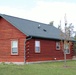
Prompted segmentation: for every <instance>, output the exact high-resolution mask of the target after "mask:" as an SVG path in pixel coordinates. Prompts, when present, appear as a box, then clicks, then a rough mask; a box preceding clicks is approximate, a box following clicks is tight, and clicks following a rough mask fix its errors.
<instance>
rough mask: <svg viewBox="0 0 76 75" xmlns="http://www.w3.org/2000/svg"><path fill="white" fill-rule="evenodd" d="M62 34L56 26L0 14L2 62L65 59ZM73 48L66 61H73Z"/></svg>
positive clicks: (0, 56)
mask: <svg viewBox="0 0 76 75" xmlns="http://www.w3.org/2000/svg"><path fill="white" fill-rule="evenodd" d="M60 33H61V31H60V30H59V29H58V28H56V27H54V26H53V25H49V24H44V23H39V22H34V21H30V20H26V19H22V18H17V17H13V16H9V15H4V14H0V62H7V63H9V62H12V63H20V64H22V63H27V62H38V61H51V60H63V59H64V52H63V49H62V45H61V37H60ZM72 47H73V46H72V45H70V48H69V50H68V51H67V52H66V53H67V59H72V56H73V49H72Z"/></svg>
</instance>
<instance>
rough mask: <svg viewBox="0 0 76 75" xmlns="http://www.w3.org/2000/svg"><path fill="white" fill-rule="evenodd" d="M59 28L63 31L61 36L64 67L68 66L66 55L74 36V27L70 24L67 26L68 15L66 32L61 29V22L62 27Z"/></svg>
mask: <svg viewBox="0 0 76 75" xmlns="http://www.w3.org/2000/svg"><path fill="white" fill-rule="evenodd" d="M58 28H59V29H60V30H61V34H60V36H61V46H62V50H63V52H64V66H67V65H66V54H67V52H68V51H69V49H70V46H71V37H72V34H73V28H74V26H73V25H72V23H70V24H69V25H68V24H67V20H66V15H65V27H64V31H62V29H61V21H60V26H59V27H58ZM63 37H64V38H63Z"/></svg>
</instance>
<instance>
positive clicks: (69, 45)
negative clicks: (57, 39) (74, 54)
mask: <svg viewBox="0 0 76 75" xmlns="http://www.w3.org/2000/svg"><path fill="white" fill-rule="evenodd" d="M67 46H68V48H67V49H65V44H64V49H65V52H66V54H70V45H69V43H67ZM67 50H69V51H67ZM67 52H68V53H67Z"/></svg>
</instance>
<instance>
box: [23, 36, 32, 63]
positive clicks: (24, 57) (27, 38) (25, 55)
mask: <svg viewBox="0 0 76 75" xmlns="http://www.w3.org/2000/svg"><path fill="white" fill-rule="evenodd" d="M31 39H32V36H30V37H29V38H27V39H25V41H24V64H25V63H26V57H25V56H26V42H27V41H28V40H31Z"/></svg>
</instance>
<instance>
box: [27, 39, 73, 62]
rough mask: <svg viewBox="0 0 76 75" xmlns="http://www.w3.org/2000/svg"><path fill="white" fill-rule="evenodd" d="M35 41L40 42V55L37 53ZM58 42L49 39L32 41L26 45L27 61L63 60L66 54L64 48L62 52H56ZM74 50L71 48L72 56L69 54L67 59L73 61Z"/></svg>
mask: <svg viewBox="0 0 76 75" xmlns="http://www.w3.org/2000/svg"><path fill="white" fill-rule="evenodd" d="M35 40H39V41H40V50H41V51H40V53H35ZM56 42H57V40H47V39H36V38H34V39H31V40H29V41H27V43H26V61H27V62H34V61H48V60H55V58H56V60H63V59H64V54H63V50H62V47H60V50H56ZM72 56H73V50H72V46H71V47H70V54H67V59H72Z"/></svg>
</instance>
